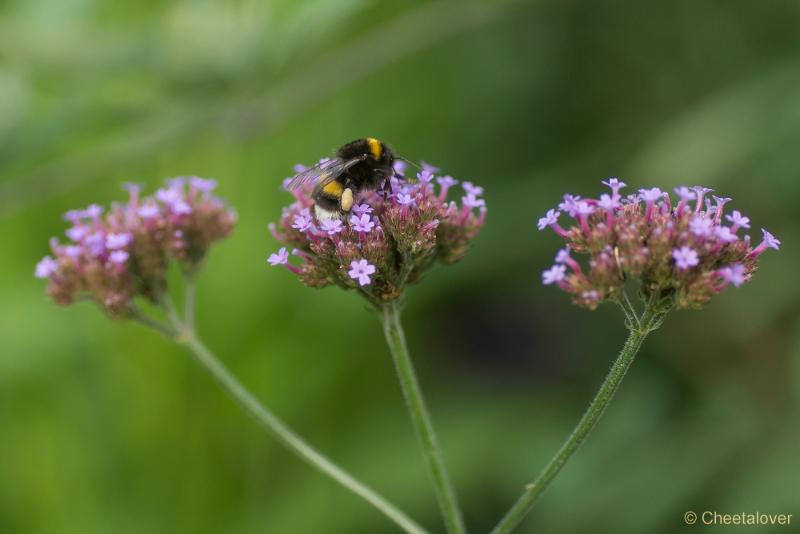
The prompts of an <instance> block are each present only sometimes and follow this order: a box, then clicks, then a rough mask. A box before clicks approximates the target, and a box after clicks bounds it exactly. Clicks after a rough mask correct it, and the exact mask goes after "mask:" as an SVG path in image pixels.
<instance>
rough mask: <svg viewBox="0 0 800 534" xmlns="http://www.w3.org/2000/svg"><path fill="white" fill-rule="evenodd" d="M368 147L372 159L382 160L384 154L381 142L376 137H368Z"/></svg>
mask: <svg viewBox="0 0 800 534" xmlns="http://www.w3.org/2000/svg"><path fill="white" fill-rule="evenodd" d="M367 146H368V147H369V153H370V154H372V157H373V158H375V159H380V157H381V153H382V152H383V147H381V142H380V141H378V140H377V139H375V138H374V137H367Z"/></svg>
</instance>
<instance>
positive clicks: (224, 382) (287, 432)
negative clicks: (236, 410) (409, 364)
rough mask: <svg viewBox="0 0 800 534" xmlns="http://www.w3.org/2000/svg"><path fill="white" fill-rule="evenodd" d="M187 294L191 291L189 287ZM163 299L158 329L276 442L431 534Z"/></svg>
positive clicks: (411, 527)
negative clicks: (250, 386) (339, 461)
mask: <svg viewBox="0 0 800 534" xmlns="http://www.w3.org/2000/svg"><path fill="white" fill-rule="evenodd" d="M187 291H189V288H188V287H187ZM161 300H162V305H163V308H164V310H165V313H166V315H167V318H168V319H169V322H170V326H169V327H168V328H167V329H165V328H159V329H158V330H159V331H161V332H162V333H166V334H167V335H168V336H169V337H171V338H172V339H174V340H175V341H177V342H178V343H180V344H181V345H183V346H185V347H186V348H187V349H188V350H189V352H190V353H191V354H192V356H194V359H195V360H196V361H197V362H198V363H199V364H200V365H202V366H203V367H204V368H205V369H206V370H207V371H208V372H209V373H210V374H211V376H212V377H213V378H214V380H216V381H217V383H218V384H219V385H220V387H221V388H222V389H223V390H225V392H226V393H228V394H229V395H230V396H231V397H232V398H233V400H235V401H236V402H237V403H238V404H239V406H241V407H242V408H244V410H245V411H246V412H248V413H249V414H250V415H252V416H253V417H255V419H256V421H257V422H258V423H259V424H260V425H261V426H262V427H264V429H265V430H267V431H268V432H269V433H270V434H272V436H273V437H274V438H275V439H277V440H278V441H279V442H280V443H281V444H282V445H284V446H285V447H286V448H287V449H289V451H291V452H292V453H294V454H295V455H296V456H298V457H299V458H300V459H301V460H303V461H305V462H306V463H307V464H309V465H311V466H312V467H315V468H316V469H318V470H319V471H321V472H322V473H324V474H326V475H328V476H329V477H331V478H332V479H334V480H335V481H336V482H338V483H339V484H341V485H342V486H343V487H344V488H345V489H347V490H349V491H351V492H353V493H355V494H356V495H358V496H359V497H361V498H362V499H364V500H365V501H367V502H368V503H370V504H371V505H372V506H374V507H375V508H377V509H378V510H379V511H381V512H382V513H383V514H384V515H385V516H386V517H388V518H389V519H391V520H392V521H394V523H395V524H396V525H397V526H398V527H400V528H401V529H402V530H403V531H405V532H408V533H410V534H427V531H426V530H425V529H423V528H422V527H421V526H419V525H418V524H417V523H416V522H414V520H412V519H411V518H410V517H408V516H407V515H406V514H405V513H403V512H402V511H400V510H399V509H398V508H396V507H395V506H394V505H393V504H391V503H390V502H388V501H387V500H386V499H385V498H384V497H382V496H381V495H379V494H378V493H376V492H375V491H374V490H372V489H370V488H369V487H367V486H366V485H364V484H363V483H361V482H359V481H358V480H356V479H355V478H353V476H351V475H350V474H349V473H347V472H346V471H344V470H343V469H342V468H340V467H339V466H337V465H336V464H334V463H333V462H332V461H331V460H329V459H328V458H327V457H326V456H324V455H322V454H321V453H319V452H317V451H316V450H315V449H314V448H312V447H311V446H310V445H309V444H308V443H306V442H305V441H304V440H303V439H302V438H300V436H298V435H297V434H295V433H294V432H293V431H292V430H291V429H290V428H289V427H288V426H287V425H286V424H285V423H284V422H283V421H281V420H280V419H279V418H278V417H277V416H276V415H275V414H273V413H272V412H271V411H270V410H269V409H268V408H267V407H266V406H264V405H263V404H262V403H261V402H260V401H259V400H258V399H257V398H256V397H255V396H254V395H253V394H252V393H250V391H248V390H247V388H246V387H245V386H244V385H243V384H242V383H241V382H239V380H238V379H237V378H236V377H235V376H234V375H233V374H232V373H231V372H230V371H229V370H228V368H227V367H225V365H224V364H223V363H222V362H221V361H219V360H218V359H217V358H216V356H214V354H213V353H212V352H211V351H210V350H209V349H208V348H207V347H206V346H205V345H204V344H203V343H202V341H200V339H199V338H198V337H197V334H196V333H195V331H194V329H193V328H191V327H190V326H189V325H188V324H187V323H186V322H185V321H182V320H181V319H180V317H179V316H178V314H177V312H176V311H175V307H174V305H173V304H172V301H171V300H170V299H169V298H162V299H161ZM187 304H189V305H191V306H193V305H194V304H193V300H191V301H190V300H188V299H187ZM189 312H190V310H187V316H191V315H189ZM164 326H167V325H164Z"/></svg>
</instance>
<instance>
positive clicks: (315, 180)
mask: <svg viewBox="0 0 800 534" xmlns="http://www.w3.org/2000/svg"><path fill="white" fill-rule="evenodd" d="M363 159H364V158H353V159H349V160H343V159H339V158H333V159H328V160H324V161H322V162H320V163H317V164H316V165H314V166H313V167H311V168H309V169H306V170H304V171H302V172H299V173H297V174H296V175H295V176H294V178H292V179H291V181H289V183H288V184H287V185H286V189H289V190H292V189H300V188H301V187H304V186H306V185H314V186H316V187H324V186H325V185H326V184H329V183H331V182H332V181H334V180H335V179H337V178H338V177H339V176H341V175H342V173H343V172H344V171H346V170H347V169H349V168H350V167H352V166H353V165H355V164H356V163H358V162H359V161H362V160H363Z"/></svg>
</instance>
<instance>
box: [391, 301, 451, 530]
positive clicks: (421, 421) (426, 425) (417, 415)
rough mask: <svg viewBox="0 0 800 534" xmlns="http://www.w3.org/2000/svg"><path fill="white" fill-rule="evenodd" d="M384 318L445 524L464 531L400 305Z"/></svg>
mask: <svg viewBox="0 0 800 534" xmlns="http://www.w3.org/2000/svg"><path fill="white" fill-rule="evenodd" d="M381 319H382V321H383V331H384V334H385V335H386V342H387V343H388V344H389V349H390V351H391V353H392V357H393V358H394V364H395V368H396V370H397V376H398V379H399V380H400V387H401V389H402V390H403V397H404V398H405V401H406V408H408V413H409V415H410V416H411V422H412V423H413V425H414V430H415V431H416V434H417V438H418V440H419V443H420V446H421V447H422V451H423V454H424V456H425V461H426V462H427V466H428V472H429V473H430V475H431V478H432V479H433V483H434V489H435V491H436V499H437V501H438V502H439V508H440V509H441V512H442V516H443V519H444V523H445V527H446V528H447V531H448V532H449V533H450V534H463V533H465V532H466V529H465V528H464V520H463V519H462V516H461V510H460V509H459V507H458V501H457V500H456V495H455V492H454V491H453V488H452V485H451V484H450V480H449V478H448V476H447V470H446V469H445V465H444V459H443V457H442V451H441V449H440V447H439V443H438V441H437V439H436V434H435V432H434V430H433V423H432V422H431V417H430V415H429V413H428V409H427V408H426V406H425V400H424V399H423V398H422V391H421V390H420V387H419V383H418V381H417V377H416V374H415V373H414V365H413V364H412V363H411V357H410V356H409V353H408V347H407V346H406V338H405V334H404V333H403V327H402V325H401V324H400V310H399V308H398V306H397V304H396V303H394V302H392V303H388V304H384V305H383V313H382V315H381Z"/></svg>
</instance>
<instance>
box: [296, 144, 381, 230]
mask: <svg viewBox="0 0 800 534" xmlns="http://www.w3.org/2000/svg"><path fill="white" fill-rule="evenodd" d="M394 160H395V155H394V152H392V150H391V149H390V148H389V147H388V146H386V144H384V143H383V142H381V141H379V140H378V139H375V138H374V137H365V138H364V139H356V140H355V141H351V142H350V143H347V144H346V145H344V146H343V147H341V148H340V149H339V150H337V151H336V156H335V157H334V158H331V159H328V160H323V161H322V162H320V163H318V164H317V165H315V166H313V167H311V168H310V169H306V170H305V171H303V172H301V173H299V174H297V175H295V176H294V177H293V178H292V179H291V181H290V182H289V184H288V185H287V189H299V188H301V187H304V186H307V185H312V184H313V185H314V189H313V191H312V193H311V198H312V199H313V200H314V213H315V215H316V216H317V219H318V220H320V221H323V220H325V219H341V218H342V217H344V216H346V215H347V214H348V213H350V209H351V208H352V207H353V199H354V197H355V196H356V195H357V194H358V193H360V192H361V191H364V190H369V189H378V187H379V186H381V185H382V184H383V185H384V187H387V186H388V181H389V178H391V177H392V176H393V175H394V166H393V164H394Z"/></svg>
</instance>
